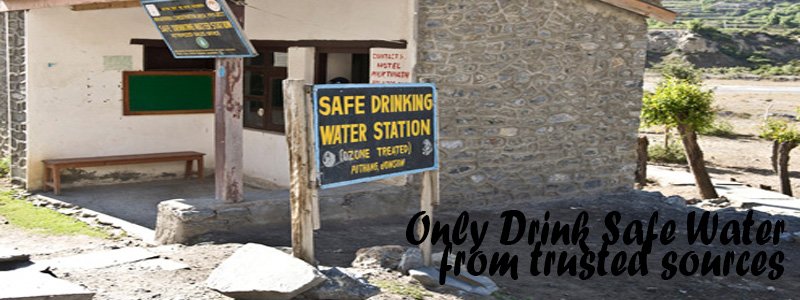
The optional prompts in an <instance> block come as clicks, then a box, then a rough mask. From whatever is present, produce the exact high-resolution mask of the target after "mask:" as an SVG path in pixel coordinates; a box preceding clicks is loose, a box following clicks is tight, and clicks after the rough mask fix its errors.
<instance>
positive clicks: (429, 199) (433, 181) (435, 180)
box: [417, 171, 439, 266]
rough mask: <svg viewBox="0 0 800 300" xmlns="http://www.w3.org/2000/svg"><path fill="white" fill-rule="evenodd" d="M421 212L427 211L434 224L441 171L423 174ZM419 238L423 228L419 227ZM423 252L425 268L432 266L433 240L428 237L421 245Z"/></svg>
mask: <svg viewBox="0 0 800 300" xmlns="http://www.w3.org/2000/svg"><path fill="white" fill-rule="evenodd" d="M419 206H420V211H425V212H426V215H427V216H428V218H430V222H431V224H433V212H434V211H435V210H436V207H437V206H439V171H429V172H425V173H422V195H421V197H420V203H419ZM417 230H418V232H419V236H422V232H421V231H422V230H423V228H422V226H421V225H420V226H417ZM419 249H420V251H421V252H422V262H423V263H424V264H425V266H431V265H432V258H431V253H432V251H433V246H432V245H431V238H430V236H428V238H426V239H425V240H424V241H422V244H420V245H419Z"/></svg>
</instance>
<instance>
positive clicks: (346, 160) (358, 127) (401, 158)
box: [313, 83, 438, 188]
mask: <svg viewBox="0 0 800 300" xmlns="http://www.w3.org/2000/svg"><path fill="white" fill-rule="evenodd" d="M313 92H314V95H313V97H314V114H313V116H314V133H315V134H314V143H315V149H316V155H315V157H314V158H315V160H316V167H317V170H318V172H319V175H318V176H319V183H320V187H321V188H332V187H339V186H344V185H349V184H354V183H360V182H367V181H374V180H379V179H385V178H388V177H392V176H398V175H404V174H413V173H420V172H424V171H432V170H436V169H437V168H438V151H436V149H435V148H436V145H437V134H436V132H437V124H436V117H435V116H436V88H435V87H434V86H433V85H432V84H424V83H421V84H391V85H388V84H385V85H373V84H342V85H334V84H325V85H315V86H314V91H313Z"/></svg>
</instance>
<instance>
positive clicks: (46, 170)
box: [42, 166, 52, 192]
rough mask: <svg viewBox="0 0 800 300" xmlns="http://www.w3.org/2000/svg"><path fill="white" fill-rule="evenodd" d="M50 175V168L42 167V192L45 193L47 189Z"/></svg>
mask: <svg viewBox="0 0 800 300" xmlns="http://www.w3.org/2000/svg"><path fill="white" fill-rule="evenodd" d="M50 174H52V173H50V168H49V167H47V166H45V167H44V176H42V191H43V192H47V188H48V187H49V186H48V184H50Z"/></svg>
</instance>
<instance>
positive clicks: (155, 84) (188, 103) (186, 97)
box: [122, 71, 214, 116]
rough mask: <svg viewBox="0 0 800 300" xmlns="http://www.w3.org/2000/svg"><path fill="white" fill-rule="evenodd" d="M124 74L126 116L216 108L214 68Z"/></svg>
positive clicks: (129, 72) (209, 111) (201, 110)
mask: <svg viewBox="0 0 800 300" xmlns="http://www.w3.org/2000/svg"><path fill="white" fill-rule="evenodd" d="M122 76H123V79H122V98H123V114H124V115H126V116H130V115H154V114H190V113H211V112H214V72H210V71H208V72H206V71H184V72H167V71H126V72H123V73H122Z"/></svg>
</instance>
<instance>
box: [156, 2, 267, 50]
mask: <svg viewBox="0 0 800 300" xmlns="http://www.w3.org/2000/svg"><path fill="white" fill-rule="evenodd" d="M170 1H172V0H141V4H142V9H144V12H145V14H147V17H148V18H149V19H150V22H152V23H153V26H154V27H155V28H156V30H158V24H157V23H156V21H155V20H153V17H152V16H150V12H148V11H147V8H146V7H144V6H145V4H152V3H161V2H170ZM217 2H218V3H220V4H221V5H222V6H224V7H223V8H222V12H224V13H225V16H226V17H227V18H228V19H229V20H233V22H231V23H233V30H234V31H235V32H236V35H237V36H238V37H239V40H241V41H243V42H244V46H245V48H247V51H248V52H250V53H249V54H242V55H195V56H181V57H176V56H175V51H173V50H172V45H170V44H169V43H167V39H166V37H165V36H164V33H163V32H161V30H158V34H159V35H161V39H162V40H164V44H167V48H169V52H170V53H172V57H174V58H175V59H198V58H248V57H256V56H258V52H256V50H255V48H254V47H253V43H251V42H250V40H249V39H248V38H247V36H245V35H244V33H243V32H242V27H241V26H240V25H239V22H237V21H236V16H232V15H231V13H230V10H231V8H230V7H229V6H228V3H227V2H226V1H225V0H220V1H217Z"/></svg>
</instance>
